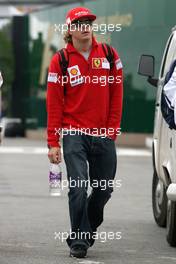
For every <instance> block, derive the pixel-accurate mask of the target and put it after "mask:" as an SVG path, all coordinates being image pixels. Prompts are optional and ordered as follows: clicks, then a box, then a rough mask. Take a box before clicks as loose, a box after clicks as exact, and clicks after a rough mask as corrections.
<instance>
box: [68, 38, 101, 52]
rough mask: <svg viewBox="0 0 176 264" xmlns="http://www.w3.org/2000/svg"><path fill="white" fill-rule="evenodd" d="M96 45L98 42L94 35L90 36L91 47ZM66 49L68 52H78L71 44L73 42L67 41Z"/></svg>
mask: <svg viewBox="0 0 176 264" xmlns="http://www.w3.org/2000/svg"><path fill="white" fill-rule="evenodd" d="M96 46H98V42H97V41H96V39H95V37H92V48H94V47H96ZM66 49H67V51H68V52H70V53H71V52H78V51H77V50H76V49H75V47H74V46H73V44H72V43H68V44H67V45H66Z"/></svg>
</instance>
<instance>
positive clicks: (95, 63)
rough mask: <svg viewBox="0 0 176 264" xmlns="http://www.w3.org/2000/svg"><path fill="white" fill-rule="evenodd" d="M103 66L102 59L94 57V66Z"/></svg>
mask: <svg viewBox="0 0 176 264" xmlns="http://www.w3.org/2000/svg"><path fill="white" fill-rule="evenodd" d="M100 66H101V59H98V58H93V68H100Z"/></svg>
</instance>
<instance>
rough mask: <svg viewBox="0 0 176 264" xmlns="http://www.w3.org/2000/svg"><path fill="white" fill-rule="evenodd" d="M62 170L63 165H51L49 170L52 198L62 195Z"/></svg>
mask: <svg viewBox="0 0 176 264" xmlns="http://www.w3.org/2000/svg"><path fill="white" fill-rule="evenodd" d="M61 181H62V169H61V165H60V163H59V164H54V163H50V170H49V193H50V195H51V196H60V195H61Z"/></svg>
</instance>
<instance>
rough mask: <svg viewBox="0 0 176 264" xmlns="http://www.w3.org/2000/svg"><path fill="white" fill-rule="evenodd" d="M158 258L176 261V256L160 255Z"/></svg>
mask: <svg viewBox="0 0 176 264" xmlns="http://www.w3.org/2000/svg"><path fill="white" fill-rule="evenodd" d="M158 258H159V259H168V260H174V261H176V258H175V257H167V256H160V257H158Z"/></svg>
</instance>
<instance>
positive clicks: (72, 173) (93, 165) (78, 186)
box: [63, 132, 117, 248]
mask: <svg viewBox="0 0 176 264" xmlns="http://www.w3.org/2000/svg"><path fill="white" fill-rule="evenodd" d="M63 153H64V160H65V163H66V169H67V177H68V181H69V183H70V186H69V193H68V197H69V213H70V222H71V231H72V233H73V234H74V235H73V237H68V239H67V244H68V246H69V247H72V246H74V245H77V244H84V245H85V246H86V247H87V248H88V247H89V245H90V243H89V237H87V236H86V235H85V236H83V233H84V232H85V233H87V232H88V233H89V234H91V233H92V232H95V231H96V229H97V227H98V226H99V225H100V224H101V223H102V222H103V210H104V206H105V204H106V203H107V201H108V200H109V198H110V197H111V193H112V191H113V187H112V184H111V186H109V185H110V184H109V182H110V181H109V180H113V179H114V177H115V173H116V166H117V156H116V148H115V142H114V141H113V140H111V139H110V138H107V137H106V138H102V137H96V136H89V135H86V134H82V135H79V134H78V132H77V134H76V135H70V134H68V135H64V136H63ZM88 165H89V166H88ZM111 182H112V181H111ZM88 185H89V186H91V187H92V191H91V194H90V195H89V197H88V195H87V189H88ZM81 234H82V236H81ZM80 237H81V238H80Z"/></svg>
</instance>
